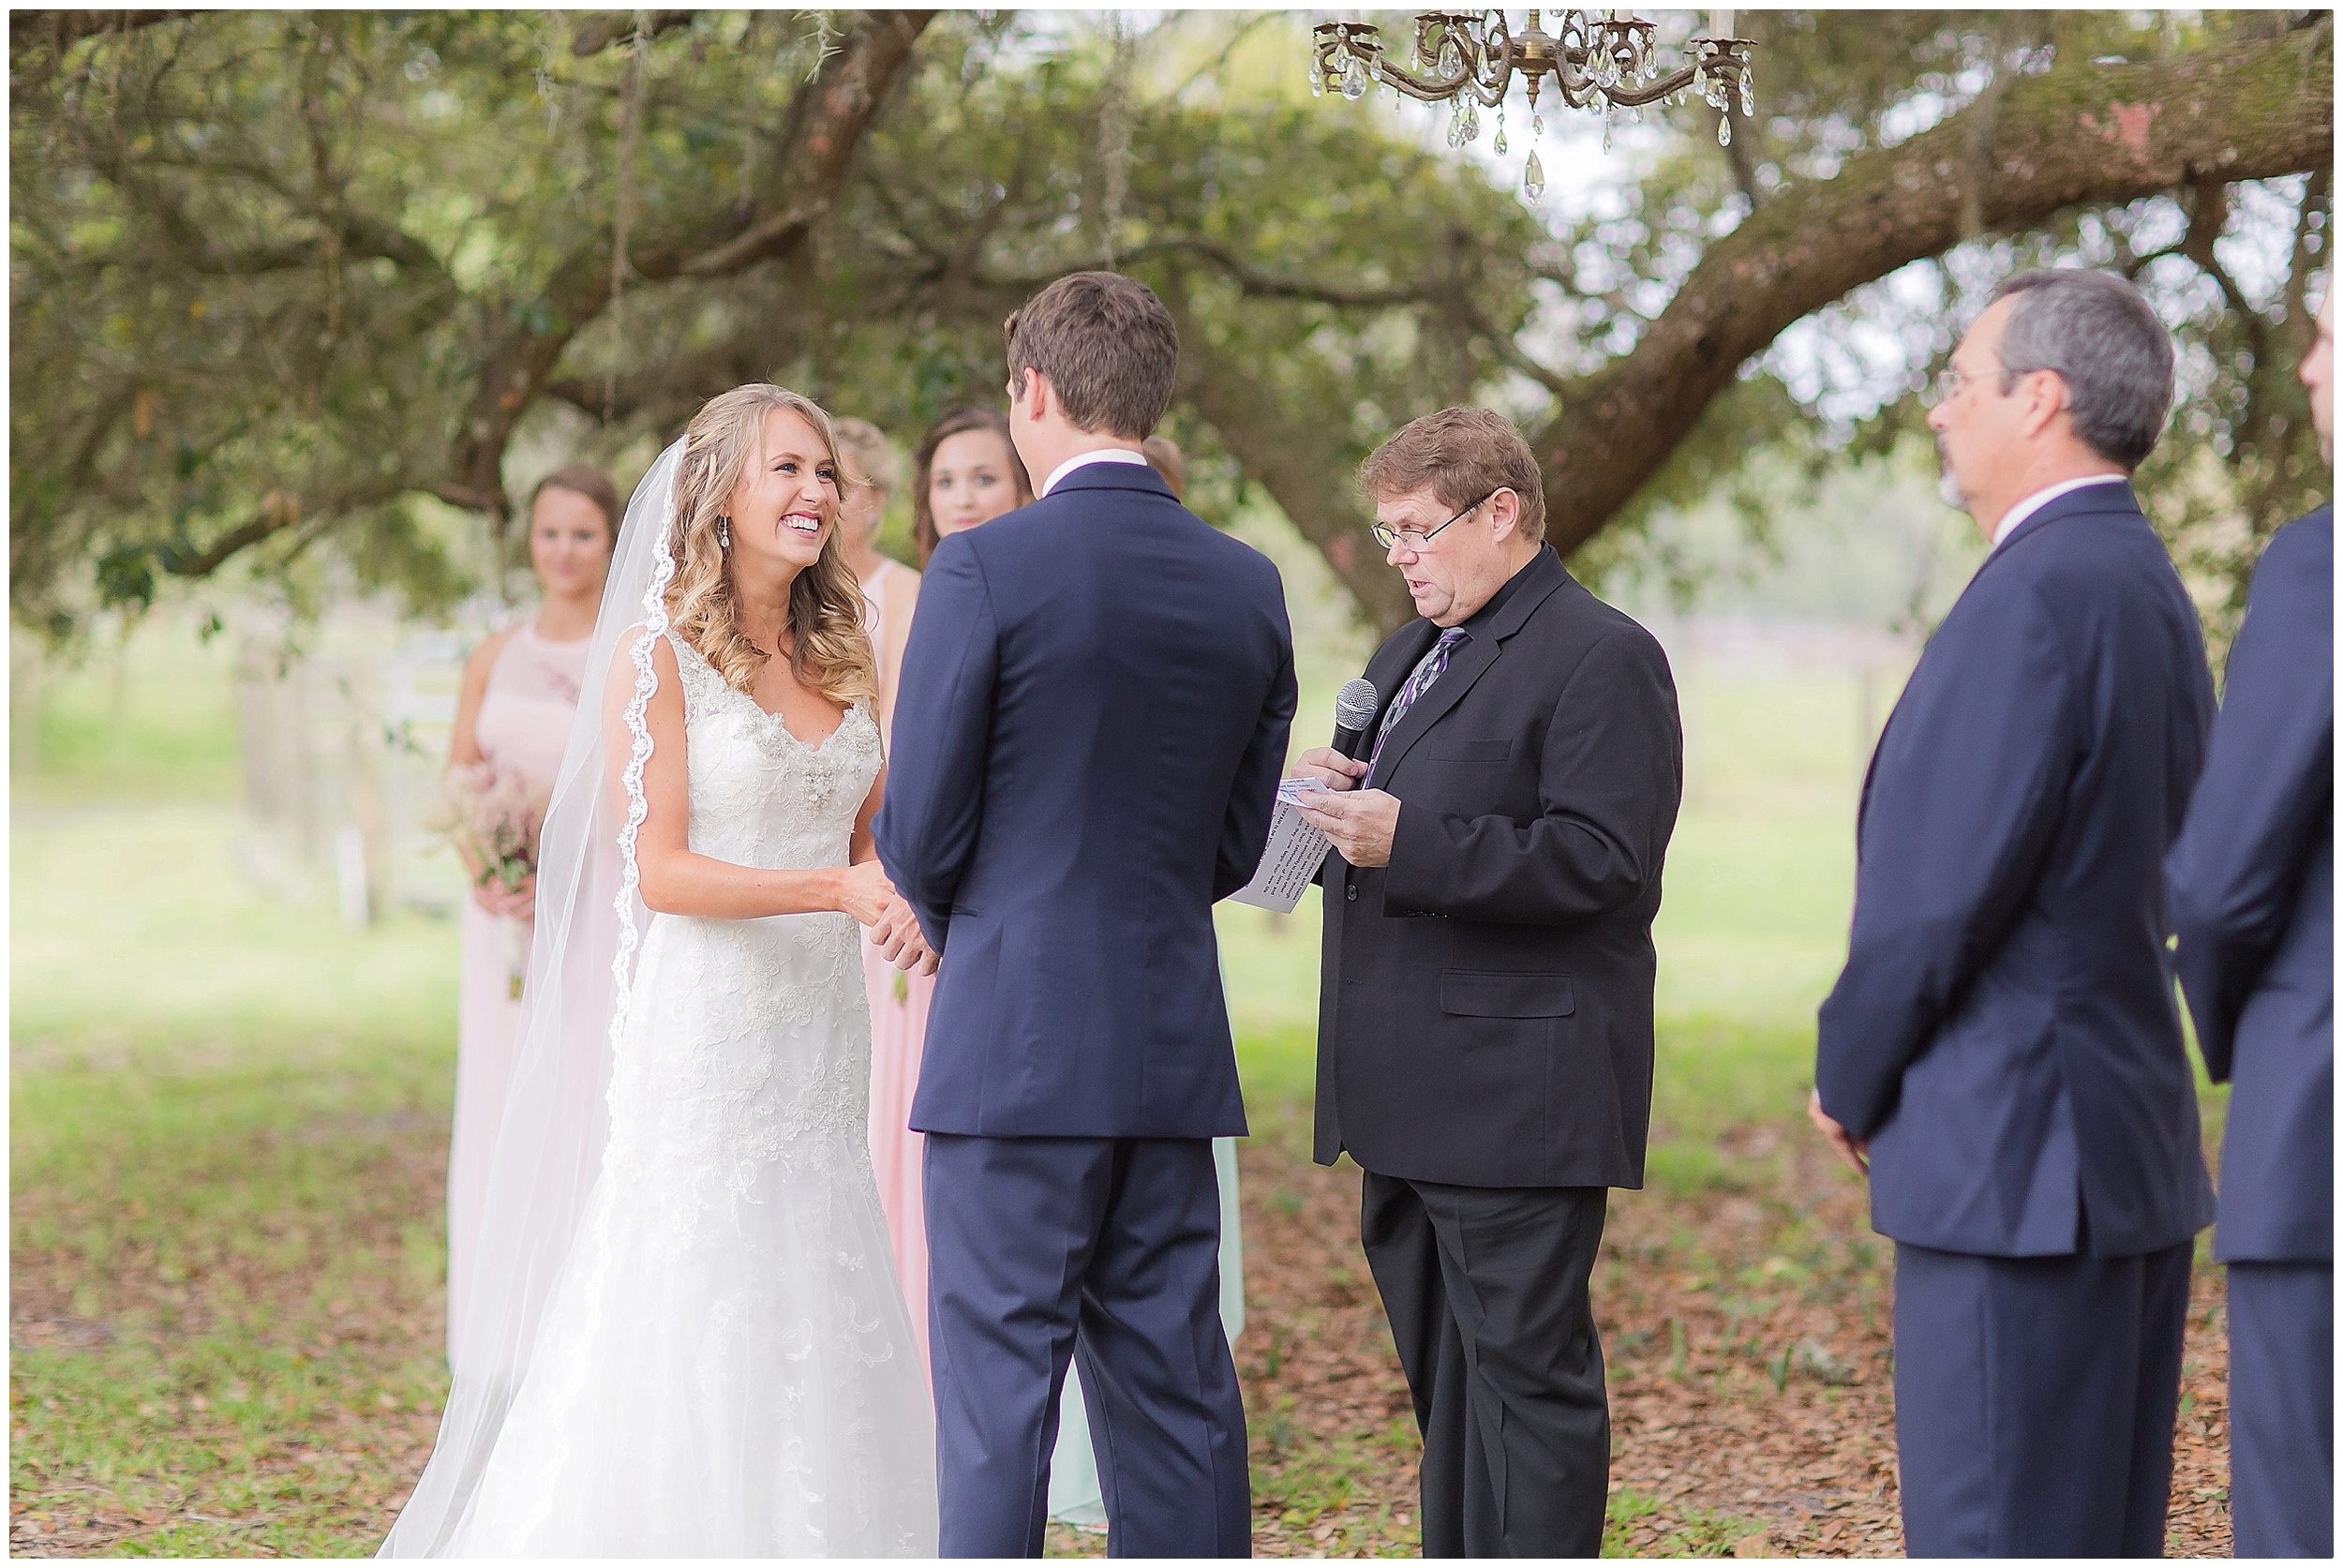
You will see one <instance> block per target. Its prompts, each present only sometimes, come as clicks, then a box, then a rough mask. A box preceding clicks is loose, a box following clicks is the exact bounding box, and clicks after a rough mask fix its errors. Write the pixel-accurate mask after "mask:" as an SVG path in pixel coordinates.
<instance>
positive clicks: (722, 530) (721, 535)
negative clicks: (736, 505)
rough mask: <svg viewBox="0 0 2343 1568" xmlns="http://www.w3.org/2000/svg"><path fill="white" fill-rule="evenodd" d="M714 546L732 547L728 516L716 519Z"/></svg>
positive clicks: (726, 548)
mask: <svg viewBox="0 0 2343 1568" xmlns="http://www.w3.org/2000/svg"><path fill="white" fill-rule="evenodd" d="M716 548H718V549H720V550H728V549H730V548H732V519H731V518H729V517H719V518H717V519H716Z"/></svg>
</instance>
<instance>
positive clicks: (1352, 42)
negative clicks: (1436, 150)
mask: <svg viewBox="0 0 2343 1568" xmlns="http://www.w3.org/2000/svg"><path fill="white" fill-rule="evenodd" d="M1547 14H1551V15H1552V16H1554V18H1555V22H1554V31H1553V33H1551V34H1548V33H1546V32H1545V30H1544V29H1543V28H1541V27H1540V26H1539V25H1538V18H1539V17H1540V16H1542V15H1547ZM1715 22H1716V30H1717V32H1718V34H1719V35H1721V36H1719V37H1695V38H1694V39H1693V40H1692V41H1691V42H1690V43H1688V44H1686V45H1685V46H1684V58H1683V60H1682V62H1681V63H1680V64H1679V65H1678V66H1677V67H1676V68H1675V69H1673V70H1670V71H1667V72H1666V73H1665V74H1663V73H1662V71H1661V67H1660V61H1659V59H1658V57H1657V55H1656V53H1655V52H1654V50H1653V48H1652V41H1653V35H1654V34H1655V33H1656V32H1657V31H1658V29H1657V28H1656V27H1655V26H1654V25H1653V24H1652V23H1651V22H1646V21H1644V20H1643V19H1642V18H1640V17H1633V16H1621V15H1620V14H1619V12H1618V11H1607V12H1604V13H1603V14H1602V15H1600V16H1598V15H1596V14H1595V13H1594V12H1592V11H1557V12H1552V13H1547V12H1541V11H1531V12H1530V20H1529V23H1528V25H1527V26H1525V27H1524V28H1523V29H1522V30H1521V31H1520V32H1519V33H1515V32H1512V31H1510V30H1509V29H1508V28H1507V26H1506V22H1505V13H1504V12H1503V11H1496V10H1492V11H1423V12H1419V13H1418V14H1417V16H1416V19H1415V51H1414V57H1413V60H1412V61H1411V67H1412V68H1410V67H1409V66H1400V65H1395V64H1394V63H1393V62H1392V61H1391V60H1390V59H1388V58H1387V57H1385V55H1384V53H1383V42H1382V30H1381V29H1380V28H1379V27H1377V26H1376V25H1375V24H1374V23H1373V22H1320V23H1319V24H1318V26H1317V27H1316V28H1315V29H1314V30H1313V36H1314V37H1315V40H1316V49H1315V52H1314V53H1313V56H1312V58H1311V61H1310V92H1311V93H1312V95H1314V96H1317V97H1323V96H1324V95H1325V94H1326V93H1328V92H1330V91H1331V92H1336V93H1340V94H1341V95H1342V96H1343V97H1345V98H1348V99H1349V100H1350V101H1351V102H1352V103H1356V102H1358V101H1359V100H1360V99H1361V98H1363V97H1366V94H1367V90H1368V88H1369V87H1370V86H1371V85H1373V83H1375V82H1382V83H1383V84H1384V85H1385V86H1388V87H1390V88H1392V89H1393V90H1394V91H1395V92H1400V93H1405V94H1407V95H1408V97H1411V98H1418V99H1421V100H1422V101H1424V102H1425V103H1446V104H1452V105H1454V107H1455V113H1454V116H1453V117H1452V118H1451V119H1450V121H1449V125H1448V144H1449V145H1450V146H1452V147H1460V146H1462V145H1464V143H1466V142H1470V141H1472V140H1473V139H1474V138H1476V137H1478V136H1479V135H1480V133H1481V115H1480V107H1479V106H1481V105H1486V106H1487V107H1489V108H1491V109H1495V110H1496V111H1498V142H1497V150H1498V152H1500V153H1502V152H1504V150H1505V145H1506V142H1505V135H1504V100H1505V95H1506V94H1507V92H1508V91H1509V90H1510V89H1511V88H1512V86H1513V79H1514V77H1515V75H1519V76H1521V77H1523V78H1524V79H1525V80H1526V84H1527V87H1528V91H1529V96H1530V161H1529V164H1528V166H1527V168H1526V169H1525V170H1524V171H1523V174H1522V188H1523V190H1524V191H1525V192H1526V193H1527V194H1528V196H1529V198H1530V201H1532V202H1535V201H1537V200H1538V199H1539V198H1540V197H1541V196H1542V195H1544V193H1545V171H1544V169H1543V167H1542V166H1541V165H1540V164H1539V162H1538V155H1537V142H1538V140H1539V138H1540V136H1541V134H1542V133H1543V132H1544V130H1545V122H1544V120H1543V119H1541V118H1540V115H1539V111H1538V94H1539V93H1540V91H1541V90H1542V89H1543V88H1544V87H1545V78H1546V77H1548V76H1551V77H1553V79H1554V88H1553V90H1554V91H1555V92H1556V93H1557V94H1559V95H1560V97H1561V100H1562V102H1563V103H1564V104H1565V105H1567V106H1568V107H1570V108H1572V109H1583V110H1586V111H1587V112H1589V113H1594V114H1600V115H1601V116H1602V117H1603V148H1604V151H1605V152H1608V151H1610V146H1611V115H1612V113H1613V112H1614V111H1616V110H1619V109H1625V110H1629V111H1631V112H1636V117H1637V118H1638V119H1640V118H1641V117H1642V116H1641V113H1640V111H1641V110H1642V109H1643V108H1644V107H1645V106H1646V105H1649V104H1668V105H1675V104H1680V103H1682V102H1683V101H1684V100H1685V98H1686V97H1691V96H1694V95H1696V96H1698V97H1700V99H1701V100H1702V101H1703V102H1705V103H1707V104H1708V106H1709V108H1711V109H1713V110H1715V111H1716V112H1717V142H1718V143H1719V144H1720V145H1724V146H1729V145H1731V144H1732V141H1733V112H1734V111H1735V110H1736V109H1738V110H1739V111H1740V112H1741V114H1742V116H1743V117H1744V118H1748V117H1750V116H1752V115H1754V113H1755V112H1756V99H1755V96H1754V91H1753V90H1752V88H1751V85H1750V53H1751V51H1753V50H1754V49H1755V48H1756V44H1755V43H1754V41H1752V40H1751V39H1748V38H1737V37H1729V36H1723V35H1730V34H1731V32H1732V31H1733V13H1732V12H1731V11H1720V12H1717V13H1716V19H1715Z"/></svg>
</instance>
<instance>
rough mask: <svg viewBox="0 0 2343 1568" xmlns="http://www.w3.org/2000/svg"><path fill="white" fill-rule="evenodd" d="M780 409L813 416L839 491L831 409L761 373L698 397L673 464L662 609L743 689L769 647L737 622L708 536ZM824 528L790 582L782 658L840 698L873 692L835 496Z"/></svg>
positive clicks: (848, 700)
mask: <svg viewBox="0 0 2343 1568" xmlns="http://www.w3.org/2000/svg"><path fill="white" fill-rule="evenodd" d="M784 409H785V410H787V411H789V412H791V413H794V414H796V415H798V417H799V418H801V419H803V420H804V421H805V422H806V423H807V424H808V425H811V426H813V430H814V433H815V434H816V435H818V436H820V437H821V438H822V444H823V446H824V447H825V448H826V449H827V450H828V453H829V462H830V467H831V469H832V470H834V471H835V472H836V473H837V475H838V481H837V483H838V488H839V491H840V493H841V494H842V495H843V492H844V491H845V490H846V489H848V488H849V487H851V486H852V485H854V484H855V481H854V480H853V479H851V478H849V477H848V476H847V474H846V472H845V470H844V466H843V464H841V463H840V462H839V461H838V438H837V436H836V434H835V432H833V431H832V430H831V429H830V424H829V415H828V414H827V413H825V412H824V411H822V409H821V408H820V407H819V406H818V405H817V404H815V403H814V402H813V399H811V398H809V397H805V396H800V395H798V394H797V393H794V392H791V391H789V390H788V389H787V388H785V387H778V386H773V385H771V384H769V382H765V381H752V382H750V383H749V384H748V385H747V386H736V387H734V388H733V389H732V390H731V391H730V392H725V393H720V394H718V395H717V396H713V397H710V398H709V400H708V401H707V403H705V404H704V405H702V407H701V409H700V411H699V412H698V413H696V414H694V416H693V418H692V423H691V425H690V426H688V427H687V428H686V429H685V430H684V432H683V436H684V445H683V459H682V462H681V463H680V464H679V467H678V468H677V470H676V479H675V532H674V534H673V535H672V536H671V537H670V538H669V540H668V547H669V548H670V550H672V552H673V553H674V557H675V560H676V574H675V578H674V580H673V581H671V582H669V583H668V585H667V593H666V603H667V618H668V620H669V621H670V622H671V623H672V624H673V626H674V628H675V630H676V631H677V632H679V633H680V634H682V635H683V636H684V637H686V638H687V639H689V641H690V642H691V644H692V646H693V647H694V648H695V649H697V650H699V654H700V657H701V658H703V659H706V660H707V661H708V662H709V665H712V666H714V668H715V669H716V670H717V671H718V672H719V673H720V674H722V675H723V676H724V679H725V681H726V682H728V683H729V684H730V685H731V686H732V687H733V688H734V689H735V690H738V691H740V692H746V691H748V690H749V688H750V687H751V686H752V685H753V684H754V682H755V679H756V676H757V672H758V671H759V670H760V669H762V668H763V667H764V665H765V662H766V661H767V660H768V659H769V658H770V657H771V655H770V654H769V653H767V652H765V651H764V650H762V649H759V648H758V647H757V646H756V645H755V644H754V643H753V642H751V641H750V640H749V637H748V634H747V633H745V632H743V631H742V630H741V629H740V600H739V587H738V586H737V585H736V584H735V583H734V581H733V575H732V562H731V560H729V559H728V557H727V555H726V553H725V551H724V548H723V547H722V546H721V545H718V543H717V540H716V524H717V522H718V520H719V519H721V518H723V517H724V511H725V508H726V507H727V506H728V505H729V504H730V503H731V500H732V492H733V491H734V490H735V489H736V488H737V487H738V486H739V483H740V477H741V475H742V474H743V473H745V472H746V471H747V470H748V466H749V461H750V459H751V458H752V457H753V456H754V455H755V454H756V452H757V451H758V449H759V448H760V447H761V446H762V445H763V444H764V439H765V421H766V420H767V418H768V417H769V416H770V415H771V414H773V413H774V412H776V411H780V410H784ZM825 520H826V521H827V522H828V524H829V534H828V537H827V538H825V539H824V540H823V541H822V553H821V554H820V555H819V556H818V557H816V558H815V560H814V562H813V565H812V566H809V567H807V568H806V569H805V570H804V571H802V572H800V573H798V576H797V580H796V581H795V582H793V583H791V584H790V585H789V635H790V638H791V640H792V641H793V642H794V643H795V644H796V647H795V649H794V650H792V652H791V654H790V659H789V664H790V668H791V669H792V670H793V671H795V672H796V674H797V678H798V679H799V680H800V681H802V682H804V683H805V684H806V685H808V686H811V687H813V689H814V690H815V691H817V692H819V693H821V694H822V695H824V696H825V697H828V699H829V700H830V701H832V702H834V703H836V704H838V705H839V706H840V707H842V708H851V707H853V706H854V705H855V704H856V703H858V702H862V701H871V700H875V699H876V697H877V694H878V659H877V656H876V655H875V654H874V653H873V651H872V649H871V638H870V635H869V634H868V633H867V632H865V631H864V630H863V625H862V615H863V608H862V585H861V584H860V583H859V582H858V581H857V580H856V579H855V575H854V568H853V567H852V566H850V565H848V564H847V562H846V555H845V543H844V540H845V534H844V530H843V529H841V528H840V527H839V526H838V506H837V502H836V501H832V502H831V503H830V505H829V515H828V518H826V519H825Z"/></svg>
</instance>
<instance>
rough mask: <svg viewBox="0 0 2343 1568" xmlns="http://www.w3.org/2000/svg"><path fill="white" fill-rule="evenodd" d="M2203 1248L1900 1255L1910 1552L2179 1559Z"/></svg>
mask: <svg viewBox="0 0 2343 1568" xmlns="http://www.w3.org/2000/svg"><path fill="white" fill-rule="evenodd" d="M2194 1247H2195V1243H2194V1242H2193V1241H2186V1242H2181V1243H2178V1244H2176V1245H2174V1246H2171V1247H2164V1248H2162V1249H2160V1250H2158V1251H2155V1252H2143V1253H2135V1254H2133V1255H2131V1256H2128V1257H2121V1258H2093V1257H2087V1256H2082V1255H2068V1256H2065V1257H2051V1258H1987V1257H1978V1256H1976V1255H1973V1254H1969V1253H1962V1252H1938V1251H1935V1250H1933V1249H1932V1248H1929V1247H1914V1246H1911V1245H1910V1244H1908V1243H1899V1244H1898V1245H1897V1247H1896V1341H1895V1343H1896V1447H1897V1452H1898V1458H1899V1460H1900V1463H1901V1468H1902V1472H1903V1474H1902V1483H1903V1547H1904V1551H1905V1552H1906V1554H1907V1555H1909V1556H1912V1557H2161V1556H2163V1555H2164V1515H2165V1508H2166V1505H2167V1504H2168V1503H2169V1502H2170V1501H2171V1487H2172V1421H2173V1417H2174V1415H2175V1414H2176V1412H2177V1411H2178V1408H2179V1404H2180V1357H2181V1335H2182V1331H2183V1329H2184V1328H2185V1327H2186V1322H2187V1314H2188V1266H2189V1262H2190V1260H2191V1255H2192V1253H2193V1251H2194Z"/></svg>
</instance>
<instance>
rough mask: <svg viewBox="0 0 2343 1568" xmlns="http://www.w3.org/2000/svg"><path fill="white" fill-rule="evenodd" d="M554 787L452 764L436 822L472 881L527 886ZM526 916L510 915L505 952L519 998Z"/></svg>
mask: <svg viewBox="0 0 2343 1568" xmlns="http://www.w3.org/2000/svg"><path fill="white" fill-rule="evenodd" d="M551 799H552V791H550V790H549V789H547V788H546V787H545V785H543V784H537V783H535V782H533V781H531V780H530V779H529V778H528V777H526V776H524V775H523V774H521V773H518V772H515V770H513V769H509V768H499V767H497V766H496V764H494V763H492V762H477V763H473V764H472V765H470V767H466V768H451V769H448V770H447V777H446V780H445V796H444V799H443V800H442V803H441V807H440V813H439V815H438V817H437V818H436V819H435V821H434V822H433V824H432V825H433V826H434V827H436V828H438V829H440V831H441V832H443V833H445V834H446V835H447V837H448V842H449V843H451V844H454V845H455V852H456V853H457V854H458V855H460V856H462V857H463V859H464V863H465V864H466V865H467V866H469V867H470V868H471V874H472V885H473V886H474V887H477V888H485V887H487V886H488V885H489V884H490V883H494V884H496V885H497V886H498V887H500V888H501V889H503V890H504V891H505V892H507V893H518V892H520V891H522V890H523V889H527V888H529V887H530V885H531V884H532V883H533V882H534V880H535V878H536V875H537V837H538V835H539V834H540V833H541V832H543V831H544V830H545V807H546V805H547V804H548V803H550V801H551ZM503 926H504V956H505V963H506V964H507V965H508V966H509V968H510V970H511V975H512V980H511V989H510V991H509V993H508V994H509V995H510V996H511V997H512V999H513V1000H515V1001H518V1000H519V999H520V994H521V981H522V979H523V978H525V977H526V976H527V975H528V973H529V933H530V920H529V919H528V918H516V917H514V916H509V915H508V916H506V917H505V918H504V920H503Z"/></svg>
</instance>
